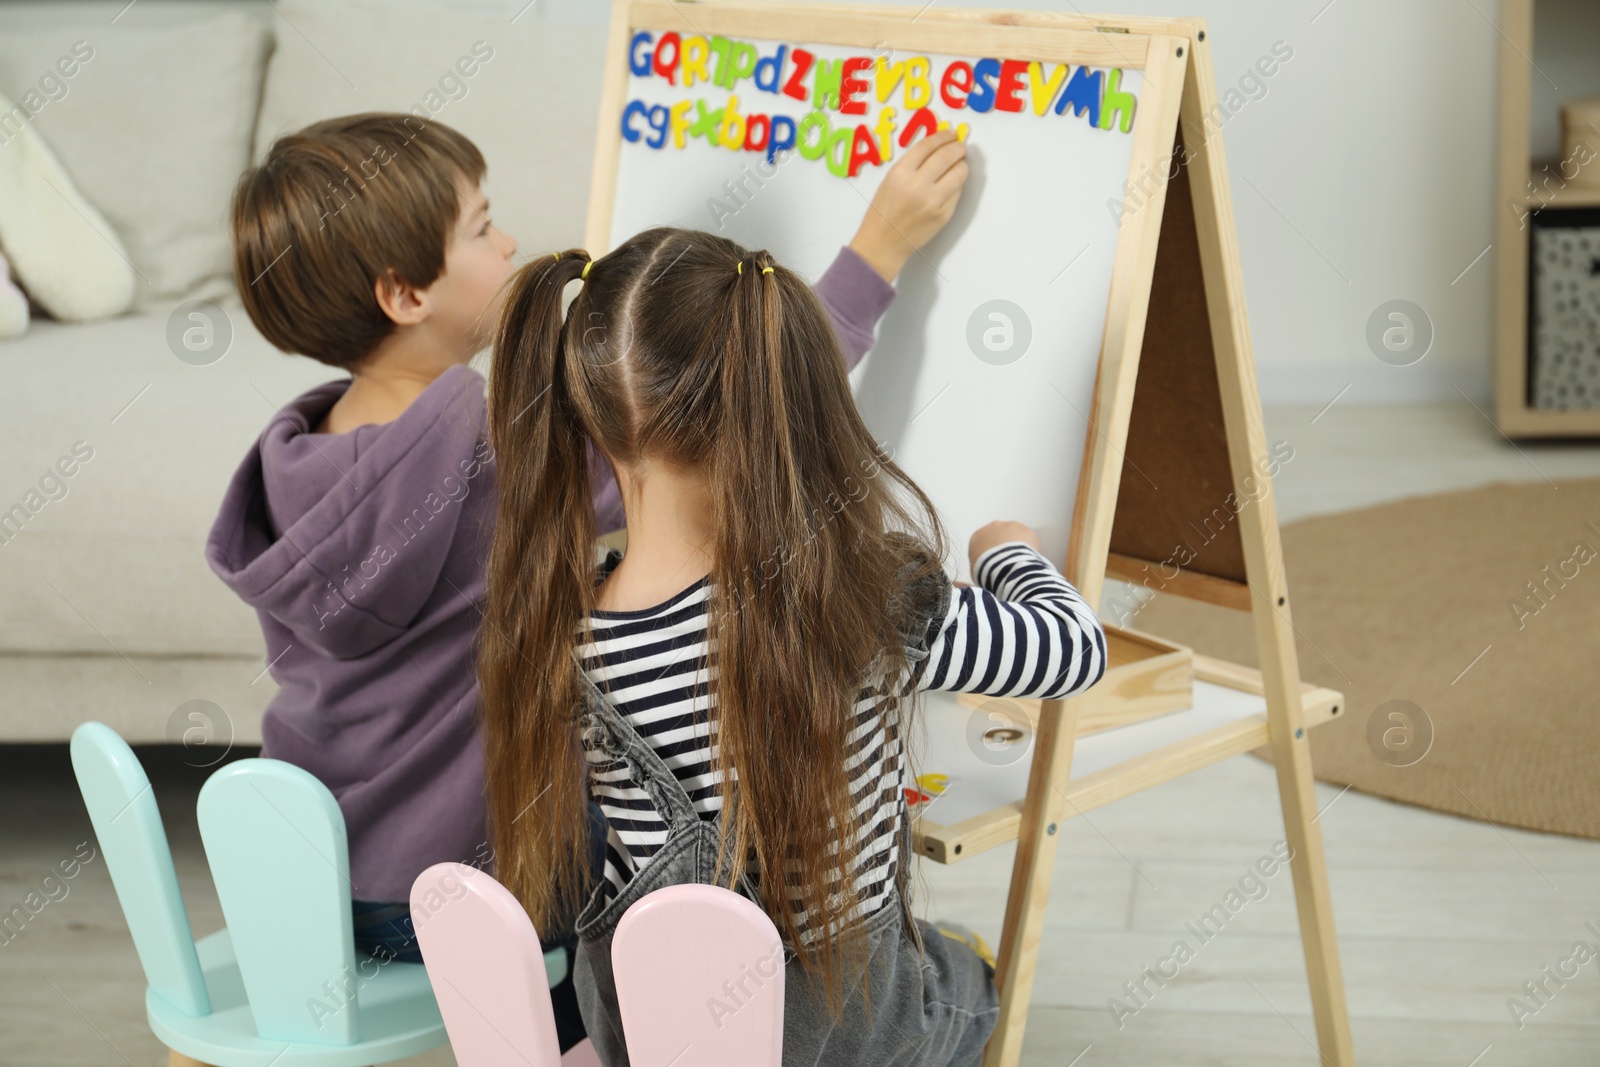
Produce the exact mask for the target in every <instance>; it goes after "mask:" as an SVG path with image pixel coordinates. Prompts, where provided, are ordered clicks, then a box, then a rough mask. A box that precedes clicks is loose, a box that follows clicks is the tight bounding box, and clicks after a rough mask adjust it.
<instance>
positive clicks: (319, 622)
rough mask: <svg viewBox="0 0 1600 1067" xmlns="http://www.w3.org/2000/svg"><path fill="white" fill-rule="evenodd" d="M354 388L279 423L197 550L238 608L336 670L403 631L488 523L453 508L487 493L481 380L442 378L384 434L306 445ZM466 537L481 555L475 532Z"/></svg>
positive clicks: (335, 385)
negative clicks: (467, 525) (241, 604)
mask: <svg viewBox="0 0 1600 1067" xmlns="http://www.w3.org/2000/svg"><path fill="white" fill-rule="evenodd" d="M349 385H350V383H349V380H347V379H346V380H340V381H333V382H327V383H325V384H323V385H319V386H317V387H316V388H314V389H310V390H308V391H307V392H305V393H303V394H301V395H300V396H299V397H297V398H295V399H294V400H293V401H291V402H290V403H289V404H287V405H285V406H284V407H283V408H282V409H280V410H279V411H278V413H277V414H276V415H275V416H274V417H273V419H272V422H271V423H270V424H268V426H267V428H266V429H265V430H263V431H262V433H261V437H260V438H259V439H258V440H257V442H256V444H255V446H254V447H252V448H251V450H250V452H249V453H248V454H247V455H246V456H245V457H244V460H243V461H242V462H241V463H240V464H239V468H238V470H237V471H235V472H234V475H233V479H232V481H231V482H230V483H229V485H228V489H227V492H226V494H225V495H224V497H223V501H222V507H221V510H220V511H219V513H218V515H217V519H216V522H215V523H214V524H213V526H212V529H211V534H210V537H209V539H208V540H207V543H206V560H207V562H209V563H210V565H211V569H212V570H213V571H215V572H216V573H217V575H218V576H219V577H220V578H221V579H222V580H223V582H225V583H226V584H227V585H228V587H229V588H231V589H232V590H233V591H234V592H235V593H237V594H238V595H239V596H240V598H242V599H243V600H244V601H245V603H247V604H249V605H250V606H251V607H254V608H255V609H256V610H257V611H258V612H260V613H261V614H262V615H263V616H270V617H271V618H272V619H274V620H276V621H277V622H278V623H279V624H281V625H282V626H283V627H284V628H286V629H287V630H288V631H289V632H290V633H291V634H292V635H293V637H292V639H293V640H295V641H297V642H301V643H303V644H304V645H305V646H308V647H310V648H312V649H315V650H317V651H318V652H320V653H321V654H323V655H325V656H328V657H330V658H333V659H353V658H355V657H358V656H364V655H366V654H368V653H370V652H371V651H373V650H374V649H376V648H378V647H380V646H382V645H383V644H385V643H386V642H388V641H391V640H393V639H394V638H396V637H398V636H400V635H401V634H403V633H405V632H406V630H407V628H408V626H409V624H410V623H411V621H412V620H413V619H414V618H415V617H416V616H417V614H418V612H419V611H421V610H422V608H423V607H424V606H425V604H426V603H427V601H428V599H429V597H430V595H431V594H433V593H434V591H435V589H436V587H437V585H438V584H439V579H440V574H441V572H442V571H443V569H444V566H445V563H446V562H447V560H449V559H450V557H451V555H452V549H453V548H454V547H455V546H456V545H457V533H458V527H459V526H460V525H461V524H462V523H463V522H480V521H481V518H479V517H478V516H482V515H483V514H485V513H486V512H485V511H484V510H482V509H480V508H472V509H468V508H464V507H463V506H462V502H463V501H464V500H465V498H466V497H467V495H468V494H469V493H473V492H492V491H493V477H492V475H491V476H489V477H484V476H483V475H484V472H485V471H486V470H488V469H491V468H492V464H493V458H492V456H491V454H490V449H489V443H488V441H487V435H486V428H487V420H486V413H485V402H484V380H483V377H482V376H481V375H480V374H478V372H477V371H475V370H473V369H472V368H471V367H468V366H464V365H462V366H455V367H451V368H450V369H449V370H447V371H445V372H444V373H443V374H441V375H440V376H439V377H438V378H437V379H436V380H435V381H434V382H433V383H432V384H431V385H429V386H428V388H427V389H425V390H423V392H422V394H421V395H420V396H418V397H417V399H416V400H414V401H413V402H412V404H411V406H410V407H408V408H407V409H406V410H405V412H404V413H402V414H401V415H400V417H399V418H397V419H395V420H394V421H393V422H390V423H385V424H382V425H373V426H361V427H358V428H357V429H355V430H351V431H349V432H348V433H342V434H313V433H311V432H310V429H311V427H312V426H315V425H316V424H317V423H318V422H319V421H321V419H322V416H323V415H324V414H325V413H326V412H327V411H328V409H329V408H330V407H331V406H332V405H333V403H334V402H335V401H337V400H338V399H339V398H340V397H341V396H343V395H344V393H345V390H346V389H348V388H349ZM469 511H471V512H473V513H474V515H472V516H468V512H469ZM487 513H488V514H492V510H491V511H489V512H487ZM464 516H465V518H464ZM461 532H463V533H468V532H470V534H471V542H472V543H473V544H476V542H477V538H478V536H479V534H480V533H481V532H482V531H478V530H472V531H461ZM459 550H460V549H456V551H459ZM462 592H463V595H468V594H470V593H471V592H472V591H470V590H463V591H462ZM263 622H265V619H264V620H263Z"/></svg>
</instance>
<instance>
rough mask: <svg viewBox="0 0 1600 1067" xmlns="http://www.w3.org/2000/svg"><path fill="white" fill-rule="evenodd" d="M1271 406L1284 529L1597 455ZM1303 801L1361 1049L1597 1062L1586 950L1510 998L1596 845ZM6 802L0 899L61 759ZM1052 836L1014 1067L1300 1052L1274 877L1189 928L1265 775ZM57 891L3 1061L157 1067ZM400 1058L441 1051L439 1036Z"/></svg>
mask: <svg viewBox="0 0 1600 1067" xmlns="http://www.w3.org/2000/svg"><path fill="white" fill-rule="evenodd" d="M1267 416H1268V417H1267V428H1268V438H1269V441H1277V440H1285V441H1288V442H1289V443H1290V444H1291V445H1293V447H1294V449H1295V456H1294V458H1293V459H1292V460H1291V461H1289V463H1288V464H1287V465H1285V467H1284V468H1283V470H1282V471H1281V472H1280V474H1279V476H1278V479H1277V490H1278V500H1279V511H1280V515H1281V517H1282V518H1283V519H1284V521H1291V520H1293V519H1294V518H1296V517H1298V516H1301V515H1304V514H1308V513H1310V512H1311V511H1313V510H1318V511H1326V510H1339V509H1344V508H1348V507H1354V506H1358V505H1362V504H1368V503H1373V502H1376V501H1379V500H1383V499H1390V498H1394V497H1399V496H1409V495H1414V494H1419V493H1429V492H1436V491H1440V490H1444V489H1453V488H1464V487H1467V486H1472V485H1480V484H1485V483H1488V482H1493V481H1501V480H1505V481H1537V480H1542V479H1544V478H1546V477H1548V478H1550V479H1552V480H1556V481H1559V480H1561V479H1563V478H1572V477H1596V476H1600V446H1561V445H1548V444H1541V445H1522V446H1521V447H1520V450H1519V449H1518V448H1515V447H1513V446H1511V445H1510V444H1508V443H1507V442H1505V441H1504V440H1503V439H1501V438H1500V437H1499V436H1498V434H1496V433H1495V431H1494V429H1493V427H1492V426H1490V425H1489V423H1488V422H1487V421H1485V420H1484V419H1483V418H1482V417H1481V416H1480V415H1478V414H1477V413H1475V412H1474V411H1473V409H1472V408H1471V407H1469V406H1467V405H1465V404H1462V405H1459V406H1455V407H1438V408H1418V407H1354V406H1341V405H1340V404H1335V405H1334V406H1333V407H1332V408H1331V409H1328V410H1326V411H1324V412H1321V413H1320V414H1319V412H1318V411H1317V409H1315V408H1311V409H1276V410H1269V411H1268V413H1267ZM1313 420H1315V421H1313ZM1292 592H1293V591H1292V589H1291V595H1292ZM1585 669H1592V668H1591V667H1586V668H1585ZM1529 710H1530V712H1536V710H1537V709H1529ZM1530 728H1532V727H1530ZM1552 743H1559V742H1558V741H1556V740H1554V739H1553V740H1552ZM184 771H185V768H183V767H182V766H181V765H177V766H166V767H158V768H156V773H155V774H153V777H155V778H156V779H157V782H158V791H159V795H160V799H161V801H162V811H163V814H164V815H165V817H166V819H167V822H168V828H169V833H170V835H171V837H172V839H173V843H174V851H175V853H176V858H177V863H178V867H179V872H180V877H181V879H182V882H183V888H184V892H185V895H186V898H187V900H188V902H189V908H190V914H191V919H192V922H193V924H194V926H195V927H196V929H198V930H200V931H201V932H208V931H210V930H212V929H214V928H216V927H217V926H219V925H221V918H220V915H219V913H218V910H217V906H216V901H215V898H214V896H213V895H212V892H211V888H210V884H209V880H208V878H207V875H206V873H205V867H204V860H203V857H202V855H201V851H200V847H199V843H198V838H197V835H196V833H195V829H194V794H195V791H196V789H197V788H198V784H197V782H198V777H199V776H198V775H196V774H194V773H193V772H189V773H183V772H184ZM1318 798H1319V804H1320V806H1321V808H1322V811H1323V813H1322V815H1321V817H1320V825H1321V827H1322V830H1323V835H1324V838H1325V841H1326V845H1327V852H1328V869H1329V872H1330V878H1331V881H1332V890H1333V904H1334V916H1335V919H1336V921H1337V924H1338V930H1339V937H1340V944H1341V947H1342V949H1343V953H1344V968H1345V979H1346V985H1347V988H1348V994H1349V1002H1350V1012H1351V1016H1352V1028H1353V1031H1354V1035H1355V1047H1356V1054H1357V1057H1358V1060H1359V1062H1360V1063H1362V1064H1365V1065H1371V1067H1377V1065H1385V1067H1423V1065H1440V1067H1469V1065H1478V1067H1503V1065H1508V1064H1540V1065H1547V1064H1574V1065H1578V1064H1583V1065H1594V1064H1600V960H1591V961H1590V962H1588V963H1587V964H1585V965H1584V966H1582V967H1581V968H1580V970H1579V972H1578V974H1577V976H1576V977H1574V978H1571V979H1570V980H1568V981H1567V982H1566V984H1565V986H1564V988H1557V987H1556V985H1555V984H1554V983H1553V982H1547V983H1546V984H1547V987H1548V988H1549V989H1551V990H1552V991H1553V996H1549V997H1547V998H1546V999H1547V1003H1546V1004H1545V1005H1544V1006H1543V1007H1542V1008H1540V1010H1539V1011H1538V1013H1537V1014H1536V1015H1531V1016H1529V1017H1527V1018H1525V1019H1524V1020H1523V1025H1522V1026H1521V1027H1520V1028H1519V1027H1518V1024H1517V1022H1516V1021H1515V1020H1514V1018H1513V1015H1512V1012H1511V1010H1510V1008H1509V1007H1508V1000H1509V999H1510V998H1513V997H1524V996H1525V993H1524V989H1523V986H1524V983H1526V982H1529V981H1535V980H1544V979H1543V975H1542V974H1541V972H1542V971H1543V969H1544V968H1545V967H1546V966H1547V965H1550V966H1552V967H1553V966H1555V965H1556V964H1557V961H1559V960H1561V959H1562V958H1563V957H1566V956H1568V955H1569V954H1570V953H1571V951H1572V948H1573V945H1574V943H1575V942H1577V941H1579V940H1583V941H1584V942H1586V943H1588V944H1595V943H1597V942H1600V935H1597V934H1595V933H1594V932H1591V931H1589V930H1586V929H1585V925H1584V924H1585V923H1587V922H1592V923H1594V925H1595V927H1596V929H1600V843H1596V842H1590V841H1577V840H1571V839H1566V838H1558V837H1547V836H1543V835H1539V834H1533V833H1526V832H1522V831H1517V830H1500V829H1498V828H1496V827H1494V826H1491V825H1488V824H1485V823H1480V822H1474V821H1469V820H1465V819H1458V818H1454V817H1451V816H1445V815H1436V814H1433V813H1430V812H1425V811H1420V810H1417V809H1414V808H1409V807H1405V806H1403V805H1397V804H1392V803H1389V802H1387V801H1383V800H1378V799H1375V798H1372V797H1368V796H1364V795H1362V794H1359V793H1356V792H1344V793H1341V792H1340V790H1339V789H1338V788H1335V787H1331V786H1325V785H1319V786H1318ZM0 814H3V817H0V909H9V908H11V906H12V905H14V904H16V903H20V901H21V900H22V899H23V897H24V896H26V894H27V893H28V892H29V891H30V890H32V889H36V888H38V886H39V884H40V879H41V878H42V877H43V875H44V874H45V871H46V869H47V868H48V867H50V866H52V865H54V864H55V863H57V862H58V861H60V860H62V859H66V858H68V857H69V856H71V855H72V853H73V850H74V848H75V847H76V846H77V844H78V842H80V841H83V840H85V839H90V840H92V838H90V837H89V833H88V824H87V819H86V818H85V816H84V814H83V810H82V807H81V804H80V802H79V800H78V798H77V795H76V792H75V789H74V787H73V784H72V781H71V776H70V773H69V771H68V768H67V764H66V758H65V753H64V750H63V749H60V748H52V749H47V750H26V749H17V748H11V749H0ZM1065 835H1066V836H1065V840H1064V842H1063V845H1062V849H1061V854H1060V861H1059V867H1058V870H1057V872H1056V876H1055V892H1054V894H1053V897H1052V900H1051V908H1050V915H1051V918H1050V921H1049V924H1048V928H1047V932H1046V935H1045V941H1044V947H1043V959H1042V962H1041V969H1040V975H1039V980H1038V982H1037V984H1036V986H1035V997H1034V1005H1033V1010H1032V1014H1031V1018H1030V1024H1029V1028H1028V1039H1027V1043H1026V1050H1025V1054H1024V1063H1026V1064H1029V1065H1037V1067H1046V1065H1048V1067H1070V1065H1081V1067H1110V1065H1140V1067H1144V1065H1150V1064H1217V1065H1227V1067H1255V1065H1260V1067H1268V1065H1272V1067H1281V1065H1300V1064H1303V1065H1306V1067H1312V1065H1314V1064H1317V1063H1318V1056H1317V1053H1316V1050H1315V1047H1314V1044H1313V1039H1312V1034H1313V1031H1312V1025H1311V1015H1310V1004H1309V1001H1308V998H1307V994H1306V979H1305V972H1304V969H1303V965H1302V963H1301V957H1300V947H1299V938H1298V934H1297V931H1296V925H1295V915H1294V905H1293V891H1292V889H1291V887H1290V884H1289V876H1288V873H1287V872H1286V871H1284V872H1280V873H1279V874H1277V875H1276V876H1275V877H1273V878H1270V879H1264V880H1262V881H1261V882H1260V883H1251V882H1246V884H1245V885H1244V889H1245V890H1247V895H1249V896H1253V897H1254V898H1257V899H1252V900H1251V901H1250V902H1249V903H1248V904H1247V905H1246V906H1245V907H1243V908H1242V909H1241V910H1239V911H1238V913H1237V914H1236V915H1234V916H1233V917H1232V918H1231V919H1230V920H1229V921H1228V922H1227V924H1226V925H1225V927H1223V928H1222V929H1221V930H1220V931H1219V932H1216V933H1215V934H1214V935H1211V936H1209V939H1208V940H1202V939H1201V938H1200V937H1199V936H1197V935H1196V934H1195V933H1194V932H1193V931H1191V930H1190V929H1188V928H1187V927H1186V925H1185V924H1189V923H1193V924H1198V921H1199V919H1200V917H1201V916H1202V915H1203V914H1204V913H1206V912H1207V911H1209V910H1210V909H1211V908H1212V906H1213V905H1215V904H1218V903H1219V902H1221V901H1222V899H1223V896H1224V895H1225V894H1226V893H1227V892H1228V891H1229V890H1230V889H1233V888H1237V887H1239V885H1240V880H1241V878H1243V877H1245V875H1246V873H1247V871H1248V870H1249V869H1250V868H1251V867H1252V866H1253V865H1254V864H1255V862H1256V860H1257V859H1259V858H1260V857H1262V856H1266V855H1268V854H1270V853H1271V851H1272V848H1273V846H1274V844H1275V843H1276V842H1277V841H1278V840H1279V839H1280V838H1281V837H1282V827H1281V820H1280V817H1279V814H1278V808H1277V799H1276V791H1275V789H1274V784H1273V777H1272V771H1271V769H1270V768H1269V767H1268V766H1267V765H1266V764H1263V763H1261V762H1259V761H1257V760H1255V759H1253V758H1251V757H1242V758H1239V759H1235V760H1233V761H1231V762H1228V763H1224V764H1221V765H1219V766H1216V767H1213V768H1210V769H1208V770H1206V771H1203V772H1200V773H1198V774H1195V775H1192V776H1190V777H1188V778H1186V779H1183V780H1180V781H1177V782H1173V783H1170V784H1168V785H1166V786H1163V787H1161V788H1159V789H1157V790H1153V791H1151V792H1149V793H1145V794H1142V795H1140V796H1136V797H1132V798H1129V799H1127V800H1124V801H1120V802H1118V803H1116V804H1113V805H1111V806H1110V807H1108V808H1105V809H1102V810H1100V811H1096V812H1093V813H1092V814H1091V815H1090V816H1089V818H1087V819H1076V820H1073V821H1071V822H1069V823H1068V824H1067V825H1066V827H1065ZM1010 862H1011V850H1010V849H1009V848H1006V849H997V850H995V851H993V852H990V853H987V854H985V855H982V856H979V857H976V858H974V859H971V860H968V861H966V862H964V863H961V864H959V865H957V866H954V867H938V866H935V865H932V864H924V865H923V866H922V869H921V871H920V881H919V886H918V888H919V910H920V911H921V912H922V913H923V914H927V915H930V916H935V917H948V918H950V919H953V920H959V921H961V922H964V923H966V924H968V925H970V926H972V927H974V928H976V929H977V930H978V931H979V932H981V933H983V934H985V935H987V936H989V937H990V938H991V939H993V940H996V941H997V940H998V933H999V924H1000V918H1001V912H1002V908H1003V904H1004V891H1005V884H1006V878H1007V875H1008V873H1009V870H1010ZM66 886H67V894H66V896H64V897H62V898H61V899H59V900H57V901H55V902H53V903H51V904H49V905H48V906H46V907H45V908H44V909H43V910H42V911H41V912H40V913H39V915H38V916H37V917H36V918H34V919H33V920H32V921H31V922H30V923H29V924H28V925H27V926H26V927H25V928H24V929H23V930H22V931H21V933H20V934H19V935H18V936H16V937H15V938H14V939H13V940H12V941H11V942H10V943H9V944H5V945H4V946H0V1064H13V1063H15V1064H122V1063H127V1064H132V1065H137V1067H145V1065H147V1064H148V1065H152V1067H153V1065H155V1064H158V1063H160V1062H162V1050H161V1049H160V1047H159V1046H158V1045H157V1043H156V1042H155V1041H154V1039H153V1038H152V1037H151V1036H150V1033H149V1031H148V1029H147V1028H146V1027H145V1025H144V1021H143V1011H142V996H143V979H142V978H141V976H140V974H139V968H138V961H137V959H136V957H135V956H134V952H133V947H132V944H131V942H130V941H129V940H128V935H127V931H126V927H125V926H124V925H123V922H122V918H121V914H120V912H119V911H118V909H117V906H116V901H115V898H114V896H113V894H112V891H111V886H110V882H109V879H108V878H107V876H106V873H105V869H104V865H103V863H101V862H100V861H99V860H96V861H94V862H91V863H89V864H88V865H87V866H86V867H85V868H84V870H83V871H82V873H80V874H79V875H78V876H77V877H76V878H74V879H73V880H71V881H70V882H67V883H66ZM56 895H57V896H60V891H59V890H57V891H56ZM1180 939H1181V940H1183V941H1186V942H1187V943H1188V945H1189V947H1190V948H1191V949H1192V953H1193V955H1192V958H1191V959H1189V960H1188V961H1187V962H1184V963H1183V964H1182V965H1181V966H1180V967H1179V969H1178V971H1177V977H1176V978H1173V979H1172V980H1170V981H1167V982H1166V984H1165V985H1164V986H1159V987H1158V986H1157V984H1156V982H1155V981H1153V980H1151V979H1150V978H1147V977H1145V976H1144V975H1143V971H1144V969H1145V968H1146V967H1147V966H1150V967H1155V966H1157V965H1158V962H1159V961H1160V960H1161V959H1162V958H1163V957H1167V956H1169V954H1170V953H1171V952H1172V949H1173V945H1174V943H1175V942H1176V941H1178V940H1180ZM1166 973H1168V974H1171V973H1172V968H1171V965H1170V964H1169V965H1168V966H1167V971H1166ZM1140 982H1142V983H1143V985H1144V987H1145V989H1146V990H1147V991H1148V994H1145V993H1141V994H1140V998H1141V999H1139V1000H1136V999H1135V998H1134V997H1132V996H1130V995H1129V994H1128V993H1127V992H1126V990H1125V988H1124V983H1135V984H1137V983H1140ZM1112 998H1117V999H1119V1000H1120V1001H1121V1003H1122V1009H1121V1013H1120V1020H1118V1019H1115V1018H1114V1016H1113V1012H1112V1010H1111V1008H1110V1006H1109V1002H1110V1001H1111V999H1112ZM1530 1004H1532V1002H1530ZM1532 1006H1537V1005H1536V1004H1532ZM1119 1021H1120V1026H1119V1025H1118V1022H1119ZM406 1062H408V1063H411V1064H418V1065H420V1064H429V1065H444V1064H449V1063H451V1062H453V1060H452V1059H451V1057H450V1055H449V1053H448V1052H447V1051H445V1050H440V1051H438V1052H436V1053H434V1054H431V1055H428V1056H424V1057H418V1058H417V1059H415V1060H410V1061H406Z"/></svg>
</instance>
